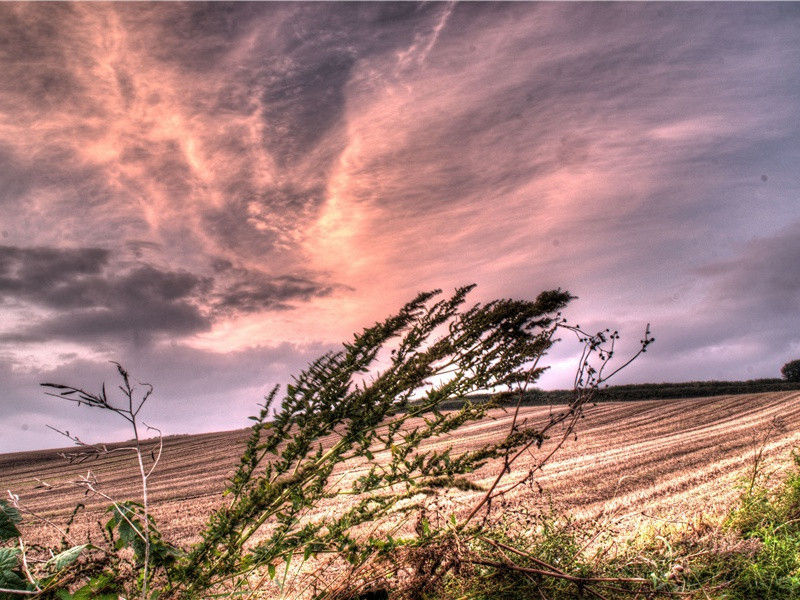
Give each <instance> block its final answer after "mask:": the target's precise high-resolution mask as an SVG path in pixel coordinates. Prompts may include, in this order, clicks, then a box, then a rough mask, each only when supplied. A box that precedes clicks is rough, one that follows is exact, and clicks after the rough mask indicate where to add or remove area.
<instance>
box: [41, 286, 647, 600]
mask: <svg viewBox="0 0 800 600" xmlns="http://www.w3.org/2000/svg"><path fill="white" fill-rule="evenodd" d="M473 287H474V286H467V287H463V288H459V289H457V290H456V291H455V292H454V293H453V295H452V296H449V297H443V296H442V294H441V291H439V290H436V291H432V292H426V293H422V294H419V295H418V296H417V297H416V298H414V299H413V300H412V301H411V302H409V303H408V304H406V305H405V306H403V307H402V309H401V310H400V311H399V312H398V313H397V314H395V315H393V316H391V317H389V318H387V319H386V320H384V321H382V322H379V323H376V324H375V325H373V326H371V327H368V328H366V329H364V330H363V331H362V332H361V333H359V334H357V335H355V336H354V338H353V340H352V341H350V342H349V343H345V344H344V345H343V347H342V349H341V350H339V351H338V352H331V353H328V354H325V355H323V356H322V357H320V358H319V359H317V360H315V361H314V362H312V363H311V364H310V365H309V366H308V367H307V368H306V369H305V370H304V371H303V372H301V373H300V374H299V375H297V376H296V377H294V378H293V380H292V382H291V383H290V384H289V385H288V386H287V387H286V390H285V393H283V394H281V393H280V388H278V387H275V388H273V389H272V391H271V392H270V393H269V394H268V395H267V397H266V398H265V402H264V403H263V405H261V407H260V411H259V413H258V414H257V415H255V416H253V417H251V419H252V420H253V421H254V423H253V425H252V428H251V433H250V436H249V439H248V441H247V443H246V445H245V448H244V451H243V454H242V456H241V460H240V463H239V465H238V467H237V468H236V470H235V471H234V473H233V474H232V476H231V478H230V481H229V485H228V488H227V490H226V491H225V496H224V503H223V505H222V506H221V507H220V508H218V509H216V510H215V511H213V512H212V514H211V515H210V516H209V518H208V521H207V525H206V526H205V529H204V531H203V532H202V534H201V540H200V541H199V542H198V543H196V544H195V545H194V546H193V547H191V548H188V549H187V550H186V551H179V550H178V549H177V548H174V547H172V546H170V545H169V544H167V543H166V542H163V541H162V540H161V537H160V534H159V533H158V530H157V529H156V526H155V523H154V522H153V521H152V518H151V516H150V514H149V509H148V503H147V495H146V494H147V478H148V477H149V475H150V473H152V470H153V468H155V462H157V461H155V462H153V463H152V464H151V466H150V467H149V468H148V469H146V468H145V465H144V463H143V462H142V456H143V454H142V448H141V445H140V443H139V437H138V429H136V428H137V426H138V420H137V417H138V413H139V410H140V409H141V406H142V405H143V404H144V402H145V401H146V400H147V399H148V398H149V397H150V392H151V391H152V389H151V388H150V387H148V386H145V387H144V396H143V399H142V400H141V401H140V402H138V403H137V402H136V401H135V400H134V390H135V388H134V386H133V385H132V384H131V381H130V377H129V375H128V374H127V372H126V371H125V370H124V369H123V368H122V367H121V366H119V365H118V370H119V374H120V376H121V377H122V380H123V385H122V386H121V387H120V389H121V391H122V393H123V395H124V396H125V397H126V398H127V399H128V400H129V403H128V405H127V406H125V407H122V408H118V407H116V405H113V404H111V402H110V401H109V400H108V397H107V396H106V393H105V387H104V388H103V389H102V392H101V393H100V394H89V393H87V392H85V391H83V390H82V389H80V388H74V387H71V386H62V385H53V384H47V385H48V386H49V387H50V388H51V389H54V390H56V392H57V394H56V395H58V396H60V397H65V398H66V399H68V400H72V401H76V402H78V403H79V404H88V405H89V406H92V407H96V408H101V409H107V410H112V411H113V412H116V413H118V414H120V415H121V416H123V417H124V418H126V419H127V420H128V421H129V422H130V423H131V425H132V426H133V427H134V430H135V432H136V436H135V439H136V445H135V450H136V453H137V456H138V457H139V459H140V460H139V470H140V475H141V479H142V483H143V486H142V489H143V502H142V503H140V504H136V503H132V502H114V505H113V507H112V509H113V510H112V512H113V517H112V521H113V523H111V522H110V523H111V530H115V529H116V530H119V533H120V534H121V533H123V531H124V532H127V534H128V536H127V537H128V538H130V539H128V541H127V544H128V545H130V546H131V547H133V548H134V552H135V556H136V557H137V560H138V564H139V568H140V570H141V571H142V572H141V573H140V574H139V577H138V578H137V581H138V584H137V585H134V587H133V588H132V591H134V592H135V593H137V595H140V596H141V597H142V598H146V597H153V598H155V597H158V598H202V597H208V596H209V595H211V594H226V593H232V592H231V590H234V591H236V593H237V594H248V593H249V595H248V596H247V597H252V596H253V595H254V594H256V593H257V591H258V589H259V588H260V587H261V586H262V585H263V583H264V582H265V581H266V580H267V579H269V578H277V573H278V569H281V570H282V572H283V573H288V572H289V566H290V565H291V564H293V561H294V564H297V563H298V562H299V563H304V562H305V561H308V560H310V559H312V557H317V558H322V557H326V556H327V557H335V558H338V559H341V560H343V561H345V562H346V563H349V564H350V565H351V566H352V568H353V572H356V571H357V570H358V569H360V568H362V567H364V565H369V564H373V565H375V564H379V563H380V561H381V560H383V559H384V558H386V557H391V556H393V555H395V554H396V551H397V550H401V549H403V548H425V547H435V546H436V545H437V544H438V545H442V544H448V543H450V542H451V541H452V540H453V539H456V538H458V537H459V536H465V535H473V534H474V533H475V531H479V530H480V524H479V523H477V521H478V520H477V519H476V517H477V516H478V515H480V514H484V515H486V514H488V513H489V512H490V511H491V509H492V502H493V500H494V499H496V498H498V497H499V496H503V495H504V494H507V493H508V492H509V491H511V490H512V489H514V488H515V487H516V486H518V485H520V484H521V483H522V482H523V481H524V480H526V479H530V478H531V477H534V476H535V469H534V470H532V471H531V472H530V473H529V474H528V475H526V476H525V478H524V479H522V480H518V481H516V482H511V483H509V484H507V485H505V478H506V477H507V475H509V474H510V473H511V472H512V465H513V464H514V462H515V461H516V460H517V458H518V457H519V456H520V455H521V454H522V453H524V452H526V451H527V450H528V449H530V448H531V447H532V446H536V447H541V446H542V444H543V443H544V442H545V441H546V440H547V439H548V438H550V437H551V435H552V434H553V432H554V431H555V430H556V429H557V428H559V427H560V430H559V431H560V433H559V434H558V436H557V438H556V443H555V446H554V449H553V450H552V451H551V452H550V453H549V454H548V455H547V457H546V458H545V459H544V460H543V461H542V462H540V463H539V465H538V467H541V466H542V465H543V464H544V462H546V460H548V459H549V457H550V456H552V455H553V453H554V452H556V450H557V449H558V448H559V447H560V446H561V444H563V443H564V440H566V438H567V437H568V436H569V435H571V434H572V432H573V431H574V427H575V424H576V423H577V420H578V419H579V418H580V416H581V414H582V409H583V407H584V405H585V404H586V403H587V402H589V401H590V400H591V399H592V398H593V394H594V391H595V390H596V389H597V388H598V386H599V385H601V384H602V383H603V382H605V381H606V380H607V379H608V378H609V377H610V376H611V375H613V374H614V373H615V372H616V370H613V371H611V369H609V370H610V371H611V373H610V374H608V375H606V374H604V373H605V370H606V367H607V366H608V365H609V363H610V361H611V359H612V357H613V355H614V343H615V341H616V339H617V337H618V336H617V334H616V332H614V333H611V332H600V333H598V334H594V335H587V334H585V333H584V332H583V331H582V330H581V329H580V328H579V327H577V326H572V325H570V324H568V323H567V322H566V320H565V319H564V318H563V317H562V315H561V311H562V309H563V308H564V307H565V306H566V305H567V304H568V303H569V301H570V300H571V299H572V298H573V297H572V296H571V295H570V294H569V293H568V292H566V291H563V290H560V289H556V290H550V291H546V292H543V293H541V294H540V295H539V296H538V297H537V298H536V299H535V300H533V301H526V300H510V299H500V300H494V301H491V302H488V303H478V304H474V305H471V306H467V305H466V299H467V296H468V294H469V292H470V291H471V290H472V289H473ZM561 330H563V331H568V332H573V333H575V334H576V335H578V339H579V340H580V341H581V343H583V345H584V352H583V354H582V356H581V358H580V361H579V364H578V369H577V373H576V378H575V389H576V395H575V398H574V399H573V401H571V402H570V403H568V404H567V405H564V406H562V407H560V409H559V410H558V411H556V412H551V414H550V416H549V418H548V419H546V420H545V421H544V422H543V423H538V424H534V423H529V422H528V421H526V420H523V419H518V416H519V404H517V406H516V408H515V410H514V417H513V421H512V425H511V427H510V428H509V430H508V432H507V435H505V436H503V437H501V438H500V439H496V440H493V441H491V442H489V443H486V444H483V445H473V446H472V447H471V448H469V449H464V448H454V447H452V446H449V447H445V448H444V449H442V447H441V445H433V444H429V443H428V442H432V441H436V440H440V439H441V438H442V437H443V436H447V435H448V434H452V433H454V432H456V431H457V430H458V428H460V427H461V426H463V425H464V424H466V423H468V422H473V421H477V420H480V419H482V418H483V417H484V416H485V415H486V413H487V411H488V410H489V409H490V408H492V407H493V406H494V404H493V403H492V402H491V401H489V402H487V401H485V400H480V401H475V402H472V401H470V398H471V397H473V395H475V394H484V395H485V394H487V393H488V394H493V393H495V392H504V393H507V392H508V391H509V390H512V391H516V392H519V398H520V401H521V399H522V398H523V396H524V392H525V390H526V389H527V387H528V386H529V385H531V384H533V383H534V382H535V381H536V380H537V379H538V378H539V376H540V375H541V374H542V372H543V371H544V370H545V368H546V367H544V366H543V365H542V364H541V363H542V359H543V357H544V356H545V355H546V354H547V352H548V350H549V349H550V348H551V346H552V345H553V344H554V343H555V342H556V341H558V338H557V337H556V335H557V333H558V332H559V331H561ZM651 341H652V338H650V336H649V331H648V332H646V334H645V337H644V340H642V345H641V348H640V350H639V352H643V351H645V349H646V347H647V345H648V344H649V343H650V342H651ZM636 356H638V353H637V354H636V355H634V357H633V358H635V357H636ZM633 358H632V359H631V360H633ZM629 362H630V361H628V362H627V363H625V364H623V365H622V366H623V367H624V366H626V365H627V364H629ZM619 368H622V367H619ZM617 370H618V369H617ZM454 400H458V401H460V407H459V408H458V409H457V410H448V411H444V410H441V407H442V406H443V405H444V404H445V403H448V402H449V403H452V402H453V401H454ZM77 442H78V443H81V442H80V441H79V440H77ZM493 461H494V462H493ZM490 463H491V464H495V465H497V476H496V478H494V480H493V483H492V485H491V486H490V487H489V488H488V489H486V490H484V493H483V494H481V495H480V497H479V498H478V499H477V500H476V503H475V505H474V506H473V508H472V510H470V511H469V513H468V514H467V516H466V517H464V518H462V519H460V520H459V519H457V518H456V516H455V515H452V518H451V519H450V520H449V522H448V524H447V525H446V526H445V527H433V526H432V525H431V523H430V522H429V521H427V520H426V519H425V517H424V515H425V506H426V498H428V497H429V496H431V495H436V494H439V493H441V492H442V490H446V489H448V488H461V489H474V488H475V486H474V484H473V483H471V482H470V481H469V480H468V479H467V478H466V477H465V476H466V475H468V474H469V473H472V472H474V471H475V470H477V469H479V468H481V467H483V466H484V465H487V464H490ZM355 464H358V465H362V467H363V468H362V470H361V471H360V472H359V473H357V474H354V475H350V476H348V473H347V472H346V469H345V467H346V466H347V465H355ZM89 484H92V485H93V482H91V481H90V482H89ZM92 490H94V488H92ZM344 499H347V502H341V503H339V501H340V500H344ZM325 505H327V506H331V507H333V510H332V511H331V514H329V515H327V516H326V518H325V519H321V518H319V517H318V516H317V515H318V512H317V513H315V511H319V509H320V507H321V506H325ZM402 514H407V515H408V514H411V515H414V516H416V518H417V522H418V527H417V528H416V536H412V537H408V538H400V537H398V538H395V537H393V536H391V535H388V534H386V533H385V529H382V528H381V527H379V526H378V525H380V524H381V523H385V522H388V521H391V520H392V519H396V518H397V517H398V516H399V515H402ZM126 539H127V538H126ZM429 567H430V568H429V569H428V575H430V576H431V577H433V578H435V577H441V575H442V574H443V573H444V572H446V570H447V569H448V568H449V567H450V564H449V563H447V562H446V561H443V560H441V557H440V558H438V559H437V560H435V561H433V563H432V564H431V565H429ZM362 572H363V569H362ZM254 574H255V575H257V576H260V579H258V577H256V578H257V579H258V582H257V583H255V584H254V585H253V584H252V583H251V582H252V576H253V575H254ZM283 579H284V582H285V580H286V577H285V576H284V578H283ZM362 579H364V580H367V579H369V578H368V577H362ZM354 587H355V588H357V586H354ZM338 592H341V590H335V589H331V588H330V586H328V587H325V586H323V589H322V590H318V592H317V593H316V596H317V597H320V598H321V597H323V596H326V595H328V596H336V594H337V593H338ZM65 597H69V596H65Z"/></svg>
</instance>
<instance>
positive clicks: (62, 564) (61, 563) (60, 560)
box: [47, 544, 89, 571]
mask: <svg viewBox="0 0 800 600" xmlns="http://www.w3.org/2000/svg"><path fill="white" fill-rule="evenodd" d="M88 546H89V544H81V545H80V546H73V547H72V548H68V549H67V550H64V551H63V552H60V553H59V554H56V555H55V556H54V557H53V558H51V559H50V560H48V561H47V565H48V566H52V567H53V568H54V569H55V570H56V571H60V570H62V569H65V568H67V567H68V566H70V565H71V564H72V563H74V562H75V561H76V560H78V557H79V556H80V554H81V552H83V550H84V549H85V548H87V547H88Z"/></svg>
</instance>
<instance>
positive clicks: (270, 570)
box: [267, 563, 275, 579]
mask: <svg viewBox="0 0 800 600" xmlns="http://www.w3.org/2000/svg"><path fill="white" fill-rule="evenodd" d="M267 572H268V573H269V578H270V579H275V565H273V564H272V563H270V564H269V565H267Z"/></svg>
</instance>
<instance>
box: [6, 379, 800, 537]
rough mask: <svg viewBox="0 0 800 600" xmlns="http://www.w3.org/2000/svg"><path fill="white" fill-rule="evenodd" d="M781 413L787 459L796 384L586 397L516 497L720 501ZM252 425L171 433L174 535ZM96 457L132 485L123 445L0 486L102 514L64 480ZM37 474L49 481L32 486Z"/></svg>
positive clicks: (464, 439)
mask: <svg viewBox="0 0 800 600" xmlns="http://www.w3.org/2000/svg"><path fill="white" fill-rule="evenodd" d="M549 410H551V408H550V407H545V406H533V407H525V408H524V409H523V411H522V416H523V417H524V418H527V419H536V418H541V417H543V416H545V415H547V414H548V411H549ZM491 417H492V418H491V419H486V420H484V421H482V422H480V423H475V424H472V425H469V426H466V427H464V428H463V429H462V430H459V434H458V439H457V441H458V444H459V447H460V448H464V447H466V446H467V445H473V444H474V445H477V444H478V443H479V442H481V441H485V440H486V439H489V438H493V437H498V436H500V435H501V433H502V432H504V431H505V429H506V428H507V427H508V425H509V423H510V420H511V416H510V415H509V414H507V413H506V412H504V411H503V410H501V409H496V410H494V411H493V412H492V415H491ZM776 417H779V418H780V420H781V422H782V426H781V427H780V428H779V430H777V431H775V432H773V435H772V436H771V437H770V439H769V440H768V442H767V444H766V452H765V456H766V458H767V460H768V461H770V464H772V465H780V464H785V462H786V460H787V459H788V457H789V449H790V448H792V447H793V446H795V445H796V444H797V443H798V442H800V433H798V432H800V392H798V391H793V392H769V393H761V394H746V395H733V396H715V397H710V398H689V399H678V400H674V399H673V400H664V399H658V400H643V401H642V400H640V401H626V402H603V403H599V404H597V405H596V406H592V407H590V408H587V410H586V418H585V420H584V421H583V422H582V424H581V426H580V428H579V431H578V438H577V440H572V441H570V442H569V443H568V444H566V445H565V446H564V447H563V448H562V449H561V450H560V451H559V453H558V454H557V455H556V456H555V458H554V459H553V460H552V461H551V462H550V463H549V464H548V465H547V466H546V468H545V469H544V471H543V472H542V473H540V476H539V477H538V482H539V484H540V485H541V486H542V488H543V490H544V493H542V492H540V491H538V489H536V488H535V487H534V488H532V489H529V488H528V487H527V486H520V487H519V488H517V490H515V492H514V493H513V495H512V496H511V497H510V498H511V499H513V500H515V501H516V502H518V503H519V504H524V506H526V507H528V508H534V507H536V506H539V507H546V506H547V504H548V503H549V502H551V501H552V502H555V503H556V504H559V505H563V506H569V507H572V508H573V510H574V512H575V514H576V515H577V516H578V517H583V518H591V517H593V516H595V515H597V514H599V513H601V512H604V513H605V514H609V513H614V514H615V515H616V516H617V517H619V518H620V519H621V521H622V522H624V523H627V524H628V525H629V526H632V525H635V524H637V523H640V522H642V521H647V520H651V519H669V518H673V517H676V516H677V515H686V514H688V513H693V512H698V511H704V512H714V511H717V510H720V511H721V510H724V509H725V508H726V506H727V505H728V503H729V502H730V501H731V500H732V499H733V498H734V496H735V494H736V488H735V485H734V484H735V482H736V480H737V478H739V477H741V476H742V475H743V474H744V473H745V472H746V470H747V469H748V468H749V467H750V466H751V465H752V458H753V453H754V449H755V448H756V447H757V446H758V445H759V444H760V441H761V440H763V439H764V434H765V432H766V430H767V428H768V427H769V424H770V423H771V422H772V421H773V420H774V419H775V418H776ZM246 436H247V430H238V431H230V432H221V433H213V434H204V435H192V436H174V437H169V438H166V439H165V445H164V457H163V460H162V463H161V464H160V465H159V468H158V471H157V472H156V474H155V475H154V476H153V479H152V483H151V487H150V491H151V502H152V506H153V507H154V510H153V512H154V514H155V518H156V520H157V521H158V522H159V523H160V525H161V529H162V531H163V532H164V533H165V534H166V536H167V537H168V538H169V539H173V540H176V541H180V542H183V543H188V542H190V541H191V540H192V539H194V534H195V532H196V531H197V530H198V529H199V528H200V527H201V525H202V522H203V518H204V515H206V514H207V512H208V509H209V508H210V507H211V506H214V505H218V503H220V502H221V501H222V498H221V492H222V490H223V489H224V487H225V481H226V477H227V476H228V474H229V473H230V472H231V469H232V468H233V466H234V465H235V464H236V463H237V461H238V457H239V451H240V448H241V446H242V444H243V441H244V439H245V438H246ZM452 441H453V440H450V441H447V442H440V444H446V443H451V442H452ZM546 450H547V445H545V448H544V451H546ZM376 458H377V459H378V460H380V456H377V457H376ZM534 461H535V457H534V456H533V455H531V456H526V457H524V458H523V459H521V460H520V461H519V463H518V464H517V466H516V470H515V473H513V474H512V478H511V479H510V480H512V481H513V476H514V475H516V476H518V477H519V476H524V474H525V473H527V472H528V470H529V468H530V466H531V465H533V464H534ZM363 468H364V466H363V465H361V466H359V465H349V468H348V469H347V472H346V473H343V474H342V476H346V477H354V476H357V475H358V473H359V472H360V470H361V469H363ZM89 469H91V471H92V472H93V473H94V474H95V475H96V477H97V479H98V481H99V486H100V487H101V489H102V490H103V491H105V492H106V493H108V494H109V495H111V496H113V497H115V498H118V499H126V498H135V497H136V495H137V478H136V470H135V468H134V464H133V461H132V459H131V457H130V456H127V455H126V454H124V453H120V454H112V455H110V456H105V457H101V458H99V459H97V460H94V461H91V462H84V463H81V464H76V465H70V464H68V463H66V462H65V461H64V459H63V458H61V457H60V456H59V453H58V451H56V450H48V451H38V452H27V453H15V454H5V455H0V489H2V490H3V492H4V494H5V490H7V489H8V490H11V491H12V492H14V493H16V494H19V496H20V499H21V501H22V502H23V504H24V505H25V506H26V507H28V508H29V509H30V510H32V511H33V512H36V513H38V514H40V515H42V516H46V517H47V518H50V519H52V520H53V521H54V522H56V523H60V522H63V521H64V520H65V519H66V518H67V516H68V514H69V513H70V511H71V510H72V507H73V506H74V505H75V504H76V503H78V502H84V503H86V504H87V505H88V506H89V508H90V510H88V511H83V512H81V513H80V516H79V517H78V519H77V521H76V527H77V528H78V529H82V528H85V527H89V526H90V525H93V524H94V523H95V522H96V520H97V518H98V515H97V512H96V510H97V509H98V508H99V507H103V506H105V505H106V504H107V501H105V500H103V499H93V498H87V497H85V496H84V494H83V491H82V490H78V489H75V488H74V487H72V486H70V485H68V484H65V482H68V481H70V480H71V479H74V478H76V477H77V476H79V475H80V474H86V472H87V470H89ZM488 477H489V473H488V472H479V473H476V474H475V475H474V480H475V481H476V483H479V484H482V483H486V481H487V480H488ZM37 478H38V479H40V480H43V481H45V482H47V483H48V484H50V485H53V486H54V487H53V488H51V489H48V488H43V487H38V488H37V486H39V484H38V482H37ZM470 498H471V493H468V492H460V493H459V495H458V496H457V497H452V498H450V502H451V507H452V510H456V511H458V510H462V509H463V508H464V507H465V506H467V505H468V503H469V501H470ZM25 529H26V536H27V537H28V538H29V539H31V540H39V541H42V540H45V539H49V540H53V539H54V538H55V537H57V535H56V534H54V533H52V532H51V531H49V530H48V529H45V528H42V527H41V526H39V525H37V524H35V523H33V522H32V521H31V520H27V521H26V528H25Z"/></svg>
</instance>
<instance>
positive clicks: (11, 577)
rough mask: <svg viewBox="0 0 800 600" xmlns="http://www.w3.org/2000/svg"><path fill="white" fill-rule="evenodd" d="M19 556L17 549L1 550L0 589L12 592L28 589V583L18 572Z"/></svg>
mask: <svg viewBox="0 0 800 600" xmlns="http://www.w3.org/2000/svg"><path fill="white" fill-rule="evenodd" d="M18 556H19V550H18V549H17V548H0V587H2V588H6V589H10V590H24V589H27V587H28V585H27V582H26V581H25V579H23V578H22V574H21V573H20V572H19V571H18V570H17V567H18V566H19V559H18V558H17V557H18Z"/></svg>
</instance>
